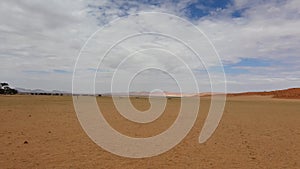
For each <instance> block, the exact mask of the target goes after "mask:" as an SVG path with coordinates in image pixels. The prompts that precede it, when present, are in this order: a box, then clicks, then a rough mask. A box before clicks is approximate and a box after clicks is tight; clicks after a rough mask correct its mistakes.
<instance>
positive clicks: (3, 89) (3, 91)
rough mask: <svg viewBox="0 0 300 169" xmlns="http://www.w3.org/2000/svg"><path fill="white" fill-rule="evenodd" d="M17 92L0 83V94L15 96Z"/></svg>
mask: <svg viewBox="0 0 300 169" xmlns="http://www.w3.org/2000/svg"><path fill="white" fill-rule="evenodd" d="M17 93H18V91H17V90H16V89H12V88H10V87H9V85H8V83H0V94H9V95H12V94H17Z"/></svg>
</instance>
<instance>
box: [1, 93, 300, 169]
mask: <svg viewBox="0 0 300 169" xmlns="http://www.w3.org/2000/svg"><path fill="white" fill-rule="evenodd" d="M97 101H98V104H99V107H100V109H101V110H102V112H103V114H104V116H105V118H106V120H107V121H108V122H109V124H110V125H111V126H112V127H113V128H115V129H116V130H118V131H119V132H121V133H123V134H126V135H128V136H132V137H149V136H153V135H157V134H159V133H161V132H162V131H164V130H166V129H167V128H168V127H170V125H171V124H172V123H173V122H174V120H175V119H176V117H177V115H178V110H179V107H180V106H179V105H180V104H179V103H180V98H171V99H168V103H167V107H166V110H165V112H164V113H163V114H162V116H161V117H160V118H158V119H157V120H155V121H153V122H151V123H147V124H138V123H135V122H132V121H129V120H127V119H125V118H124V117H123V116H121V115H120V114H119V113H118V112H117V110H116V109H115V108H114V105H113V102H112V99H111V98H110V97H97ZM131 101H132V103H133V105H134V106H135V107H136V108H137V109H139V110H146V109H147V108H149V102H148V99H147V98H140V97H134V98H132V99H131ZM209 106H210V97H209V96H206V97H201V104H200V110H199V114H198V118H197V120H196V123H195V125H194V126H193V128H192V130H191V131H190V132H189V134H188V135H187V136H186V137H185V138H184V139H183V141H182V142H180V143H179V144H178V145H177V146H175V147H174V148H173V149H171V150H169V151H167V152H165V153H163V154H161V155H158V156H154V157H150V158H141V159H132V158H124V157H120V156H117V155H114V154H111V153H110V152H107V151H105V150H104V149H102V148H101V147H99V146H98V145H96V144H95V143H94V142H93V141H92V140H91V139H90V138H89V137H88V136H87V134H86V133H85V132H84V130H83V129H82V128H81V126H80V123H79V121H78V119H77V116H76V113H75V110H74V107H73V102H72V97H71V96H35V95H34V96H31V95H14V96H0V126H1V127H0V143H1V145H0V168H3V169H4V168H13V169H15V168H16V169H17V168H105V169H109V168H125V169H126V168H128V169H131V168H196V169H197V168H205V169H207V168H217V169H220V168H226V169H228V168H231V169H233V168H243V169H244V168H245V169H247V168H249V169H255V168H257V169H264V168H265V169H269V168H270V169H271V168H272V169H275V168H278V169H283V168H287V169H297V168H300V99H284V98H272V97H271V96H269V95H266V96H258V95H238V96H229V97H227V101H226V106H225V110H224V114H223V118H222V119H221V122H220V124H219V126H218V128H217V130H216V131H215V133H214V134H213V135H212V137H211V138H210V139H209V140H208V141H207V142H205V143H203V144H199V143H198V137H199V134H200V131H201V128H202V126H203V123H204V120H205V118H206V116H207V112H208V109H209Z"/></svg>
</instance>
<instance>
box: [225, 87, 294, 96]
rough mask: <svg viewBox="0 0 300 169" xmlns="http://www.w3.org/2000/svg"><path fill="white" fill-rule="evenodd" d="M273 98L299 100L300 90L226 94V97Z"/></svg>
mask: <svg viewBox="0 0 300 169" xmlns="http://www.w3.org/2000/svg"><path fill="white" fill-rule="evenodd" d="M253 95H258V96H273V98H285V99H300V88H290V89H283V90H274V91H264V92H243V93H228V94H227V96H253Z"/></svg>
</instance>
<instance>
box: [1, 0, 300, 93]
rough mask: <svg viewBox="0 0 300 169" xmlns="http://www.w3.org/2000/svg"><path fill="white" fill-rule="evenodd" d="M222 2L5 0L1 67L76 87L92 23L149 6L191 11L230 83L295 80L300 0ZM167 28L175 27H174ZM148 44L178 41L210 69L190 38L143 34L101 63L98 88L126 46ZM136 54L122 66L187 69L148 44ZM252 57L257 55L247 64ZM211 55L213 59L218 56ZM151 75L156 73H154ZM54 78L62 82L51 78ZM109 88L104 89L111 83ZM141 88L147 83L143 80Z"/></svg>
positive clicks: (18, 81)
mask: <svg viewBox="0 0 300 169" xmlns="http://www.w3.org/2000/svg"><path fill="white" fill-rule="evenodd" d="M209 2H210V1H209ZM216 2H218V1H211V3H207V4H206V3H203V2H202V1H201V2H200V1H186V0H184V1H171V0H170V1H105V0H103V1H96V0H87V1H81V0H66V1H55V0H53V1H47V2H46V1H38V0H33V1H29V0H22V1H21V0H11V1H1V2H0V20H1V25H0V39H1V42H2V43H1V45H0V58H1V62H0V70H1V72H5V73H2V74H1V75H0V79H1V80H5V81H10V82H11V83H13V85H14V86H20V87H27V88H45V89H49V90H52V89H59V90H64V91H70V90H71V80H72V75H71V73H70V72H72V71H73V67H74V64H75V60H76V57H77V55H78V52H79V50H80V48H81V47H82V46H83V44H84V43H85V41H86V40H87V38H88V37H89V36H90V35H91V34H92V33H93V32H94V31H96V30H98V29H99V28H101V27H102V26H103V25H105V24H108V23H110V22H111V21H112V20H114V19H116V18H118V17H125V18H126V17H128V15H129V14H134V13H137V12H143V11H158V12H167V13H170V14H174V15H177V16H179V17H182V18H184V19H187V20H189V21H191V22H192V23H193V24H195V25H196V26H197V27H198V28H200V29H201V30H203V32H204V33H205V34H206V35H207V36H208V37H209V38H210V39H211V40H212V42H213V44H214V45H215V47H216V49H217V50H218V52H219V54H220V56H221V59H222V61H223V63H224V64H225V71H226V73H227V78H228V83H229V85H228V86H229V90H230V91H241V90H260V89H267V88H268V87H270V86H272V87H271V88H286V87H290V86H296V85H297V84H298V82H297V80H298V79H299V77H300V72H299V71H298V70H299V68H300V67H299V65H300V60H299V53H300V48H299V46H300V30H299V27H300V19H299V18H300V12H299V11H300V4H299V1H297V0H288V1H277V0H276V1H275V0H274V1H258V0H254V1H244V0H238V1H224V2H222V3H219V2H218V3H216ZM169 21H170V20H164V19H163V18H157V19H156V22H157V23H166V22H169ZM134 24H139V25H140V27H134V29H135V30H136V31H137V32H138V31H145V30H153V29H154V27H153V26H151V25H144V23H143V22H140V23H132V25H134ZM177 24H183V23H182V22H181V23H180V22H178V23H177ZM162 25H163V24H162ZM129 26H130V23H128V27H129ZM182 26H184V25H182ZM165 29H168V31H169V32H174V33H176V32H175V31H176V30H174V29H173V28H172V27H167V28H165ZM128 30H129V29H127V28H126V27H119V28H116V29H113V30H111V31H112V32H111V34H110V35H111V37H109V36H108V37H105V39H103V41H101V42H97V43H95V44H98V45H101V46H102V47H103V48H105V47H107V46H108V45H109V44H110V43H111V41H112V40H113V38H114V36H116V34H117V33H118V32H123V33H126V32H127V31H128ZM184 36H186V37H189V41H191V42H193V41H197V39H195V38H193V32H189V31H186V32H185V34H184ZM141 42H143V43H141ZM103 45H104V46H103ZM149 47H154V48H168V49H172V52H174V53H175V54H178V55H179V56H180V58H182V59H183V60H185V61H186V62H187V63H188V64H189V65H190V66H191V68H192V70H198V72H197V71H195V73H196V74H197V75H198V76H199V77H201V78H203V79H207V76H206V75H203V72H201V71H199V70H202V69H203V66H201V65H199V64H198V62H196V61H195V60H193V57H191V54H190V53H189V52H188V50H187V49H186V48H185V47H184V46H182V45H179V44H178V43H177V42H175V41H174V40H171V39H168V38H162V37H155V36H154V37H150V36H149V37H146V36H144V37H142V38H140V39H139V38H135V39H131V40H128V41H126V43H122V44H120V46H118V47H117V48H116V50H114V51H112V53H111V55H110V57H108V58H107V59H106V60H104V62H103V65H102V67H101V69H100V70H98V71H97V73H98V74H99V77H100V79H98V81H100V82H99V84H100V87H99V90H101V85H102V84H104V83H105V84H107V85H108V84H109V83H108V82H109V78H110V77H111V72H112V70H114V68H116V66H118V64H119V63H120V62H121V61H122V59H123V57H124V53H128V54H130V53H132V52H134V51H136V50H139V49H143V48H149ZM99 50H101V49H99ZM207 55H208V54H207ZM138 56H139V57H137V56H135V57H132V58H131V60H130V62H128V63H127V65H124V66H123V69H124V70H127V71H130V69H131V68H132V67H133V65H139V66H140V67H144V66H149V65H160V66H162V67H164V68H166V69H167V70H170V71H174V72H176V74H178V76H180V77H184V74H180V72H181V70H182V68H183V67H182V65H181V64H179V63H178V62H177V61H176V59H174V58H172V57H171V56H168V57H155V56H157V55H155V56H153V53H152V54H151V53H145V52H144V53H139V54H138ZM246 59H250V61H252V62H253V63H251V64H250V65H243V64H244V62H245V60H246ZM93 61H94V59H93V58H91V59H89V60H87V63H86V66H85V67H82V69H84V70H86V71H87V72H91V71H92V70H95V71H96V69H95V68H94V67H89V66H88V63H89V62H93ZM208 62H209V61H208ZM209 63H213V60H212V61H211V62H209ZM83 65H84V64H83ZM211 66H213V65H211ZM39 72H49V73H47V76H45V73H39ZM144 76H145V75H144ZM162 77H164V76H163V75H162ZM153 78H155V76H154V77H153V75H151V76H150V75H149V79H153ZM164 78H165V77H164ZM138 79H140V81H144V80H145V79H143V78H138ZM295 79H296V80H295ZM53 81H54V82H56V83H50V82H53ZM136 81H138V80H136ZM200 81H201V79H200V80H199V82H200ZM50 84H51V85H50ZM201 84H203V88H202V89H203V90H210V89H209V85H208V84H206V82H203V83H201ZM165 85H168V84H167V83H166V84H165ZM245 85H247V86H248V87H245ZM144 86H145V89H148V88H149V87H151V85H149V84H147V85H144ZM146 86H147V87H146ZM104 88H105V89H103V90H107V89H108V87H104ZM137 89H138V90H141V89H143V85H142V83H141V86H139V87H137Z"/></svg>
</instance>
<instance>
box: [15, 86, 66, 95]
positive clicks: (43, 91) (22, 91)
mask: <svg viewBox="0 0 300 169" xmlns="http://www.w3.org/2000/svg"><path fill="white" fill-rule="evenodd" d="M16 90H18V92H19V93H25V94H26V93H62V94H64V93H67V92H64V91H59V90H52V91H47V90H42V89H25V88H18V87H17V88H16Z"/></svg>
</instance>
